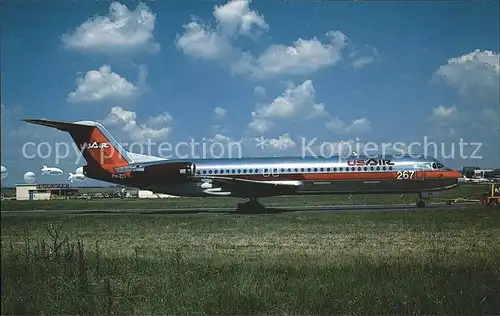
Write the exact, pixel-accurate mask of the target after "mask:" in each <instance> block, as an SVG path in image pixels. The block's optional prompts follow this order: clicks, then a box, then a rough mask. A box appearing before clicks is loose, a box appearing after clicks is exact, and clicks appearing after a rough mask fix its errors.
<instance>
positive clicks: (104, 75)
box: [68, 65, 145, 102]
mask: <svg viewBox="0 0 500 316" xmlns="http://www.w3.org/2000/svg"><path fill="white" fill-rule="evenodd" d="M140 69H141V74H140V75H139V78H140V81H139V83H141V80H144V76H145V75H144V74H142V72H143V71H144V67H141V68H140ZM76 81H77V88H76V91H74V92H70V93H69V94H68V101H70V102H92V101H103V100H106V99H122V98H130V97H134V96H136V95H138V94H140V93H141V89H140V87H138V86H136V85H134V84H132V83H130V82H129V81H128V80H127V79H125V78H123V77H121V76H120V75H118V74H117V73H115V72H112V71H111V67H109V66H108V65H103V66H101V67H100V68H99V70H90V71H88V72H87V73H86V74H85V76H84V77H78V78H77V80H76ZM141 84H142V83H141Z"/></svg>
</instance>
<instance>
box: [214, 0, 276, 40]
mask: <svg viewBox="0 0 500 316" xmlns="http://www.w3.org/2000/svg"><path fill="white" fill-rule="evenodd" d="M250 3H251V1H250V0H233V1H229V2H228V3H226V4H224V5H220V6H216V7H215V9H214V17H215V19H216V20H217V22H218V23H219V26H220V29H221V31H222V34H223V35H225V36H228V37H231V36H234V35H235V34H240V35H246V36H252V35H254V34H255V33H254V32H259V31H267V30H268V29H269V25H268V24H267V23H266V20H265V19H264V16H263V15H261V14H259V13H258V12H256V11H253V10H250V8H249V5H250Z"/></svg>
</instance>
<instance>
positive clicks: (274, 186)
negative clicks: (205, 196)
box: [201, 176, 302, 196]
mask: <svg viewBox="0 0 500 316" xmlns="http://www.w3.org/2000/svg"><path fill="white" fill-rule="evenodd" d="M201 180H202V181H203V182H206V183H207V184H211V188H218V189H220V190H221V191H225V192H228V191H229V192H233V193H239V194H248V195H249V196H254V195H255V196H266V195H270V196H271V195H275V194H277V193H279V194H287V193H293V192H295V190H296V189H297V188H299V187H300V186H301V185H302V182H301V181H296V180H276V181H271V180H270V181H261V180H250V179H241V178H232V177H221V176H212V177H202V179H201Z"/></svg>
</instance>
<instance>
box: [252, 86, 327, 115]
mask: <svg viewBox="0 0 500 316" xmlns="http://www.w3.org/2000/svg"><path fill="white" fill-rule="evenodd" d="M315 95H316V90H315V89H314V86H313V83H312V81H311V80H306V81H304V82H303V83H302V84H298V85H297V86H291V87H288V88H287V89H286V90H285V92H284V93H283V94H282V95H280V96H278V97H276V98H275V99H274V100H273V101H272V102H271V103H269V104H263V105H261V106H258V107H257V109H256V111H255V114H254V117H255V118H260V119H287V118H296V117H301V118H309V117H316V116H321V115H323V114H325V113H326V112H325V108H324V105H323V104H322V103H315V100H314V98H315Z"/></svg>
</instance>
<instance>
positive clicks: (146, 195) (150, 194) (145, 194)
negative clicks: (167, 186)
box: [137, 190, 178, 199]
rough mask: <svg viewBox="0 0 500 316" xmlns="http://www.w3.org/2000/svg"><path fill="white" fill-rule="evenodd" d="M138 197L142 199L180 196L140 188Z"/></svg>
mask: <svg viewBox="0 0 500 316" xmlns="http://www.w3.org/2000/svg"><path fill="white" fill-rule="evenodd" d="M137 197H138V198H140V199H166V198H175V197H178V196H175V195H169V194H162V193H154V192H152V191H148V190H138V191H137Z"/></svg>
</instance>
